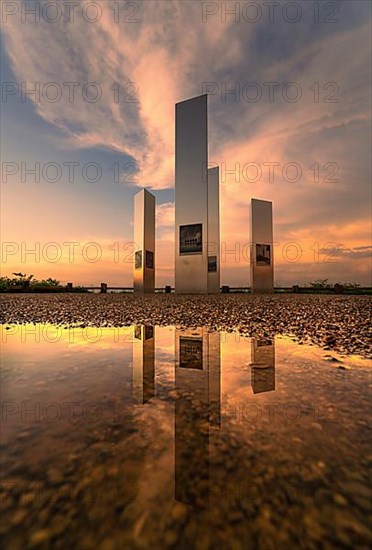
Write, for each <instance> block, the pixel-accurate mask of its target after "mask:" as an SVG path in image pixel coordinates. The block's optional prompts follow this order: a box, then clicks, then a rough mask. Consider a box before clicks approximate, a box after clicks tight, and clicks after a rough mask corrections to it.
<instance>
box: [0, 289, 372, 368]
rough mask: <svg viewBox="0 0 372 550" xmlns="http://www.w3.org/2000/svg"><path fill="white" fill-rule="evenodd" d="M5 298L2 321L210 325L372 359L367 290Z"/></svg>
mask: <svg viewBox="0 0 372 550" xmlns="http://www.w3.org/2000/svg"><path fill="white" fill-rule="evenodd" d="M0 303H1V313H0V322H1V323H3V324H12V323H15V324H24V323H53V324H56V325H63V326H83V327H84V326H125V325H130V324H150V325H176V326H180V327H190V326H191V327H192V326H208V327H210V328H211V329H222V330H231V331H232V330H238V331H239V332H241V333H242V334H245V335H250V336H253V335H255V336H273V335H274V334H285V335H289V336H291V337H293V339H294V340H296V341H299V342H307V343H314V344H317V345H319V346H321V347H323V348H324V349H333V350H335V351H339V352H341V353H345V354H357V355H361V356H363V357H368V358H370V357H372V351H371V346H370V342H371V332H372V330H371V298H370V297H368V296H327V295H323V296H322V295H321V296H319V295H306V296H299V295H271V296H267V295H266V296H265V295H264V296H253V295H242V294H240V295H223V296H221V295H219V296H211V295H210V296H200V295H198V296H195V295H193V296H175V295H147V296H139V295H130V294H129V295H128V294H103V295H102V294H80V295H76V294H75V295H66V294H65V295H60V294H52V295H44V294H29V295H2V296H0Z"/></svg>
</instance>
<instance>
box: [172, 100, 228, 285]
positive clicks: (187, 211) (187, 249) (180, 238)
mask: <svg viewBox="0 0 372 550" xmlns="http://www.w3.org/2000/svg"><path fill="white" fill-rule="evenodd" d="M175 175H176V180H175V181H176V185H175V188H176V194H175V201H176V205H175V206H176V220H175V221H176V239H175V240H176V251H175V291H176V293H205V294H206V293H208V292H216V285H217V281H218V285H219V269H220V267H219V258H218V256H219V254H218V252H216V253H214V252H213V250H212V252H211V253H210V254H209V252H210V251H209V250H208V248H210V249H212V243H213V242H216V241H218V244H219V216H218V209H219V204H218V203H219V199H218V171H214V172H213V171H211V172H209V171H208V121H207V95H202V96H198V97H195V98H192V99H189V100H186V101H182V102H180V103H177V104H176V166H175ZM209 195H210V198H208V197H209ZM211 236H212V238H211ZM217 236H218V238H217ZM209 242H210V243H211V246H210V247H208V243H209ZM209 255H210V259H208V256H209ZM208 265H209V266H210V271H209V270H208ZM212 273H213V275H212ZM209 274H211V276H209Z"/></svg>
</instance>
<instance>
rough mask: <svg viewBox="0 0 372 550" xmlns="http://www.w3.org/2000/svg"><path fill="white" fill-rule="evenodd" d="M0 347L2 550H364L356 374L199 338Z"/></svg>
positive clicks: (367, 457)
mask: <svg viewBox="0 0 372 550" xmlns="http://www.w3.org/2000/svg"><path fill="white" fill-rule="evenodd" d="M1 337H2V343H3V345H2V350H3V351H2V354H3V359H2V383H1V393H2V419H1V420H2V438H1V446H2V467H1V474H2V486H1V497H2V498H1V507H2V513H3V521H2V525H1V534H2V536H3V538H4V541H5V543H6V544H8V545H9V547H12V549H13V548H17V547H20V548H25V547H27V546H28V545H30V546H31V547H32V546H33V547H43V546H45V547H49V546H50V545H52V546H53V547H55V548H65V547H66V545H67V544H73V545H74V546H77V547H79V548H80V547H81V548H93V547H94V548H103V549H106V550H107V549H110V548H123V546H124V545H129V546H130V547H134V548H137V547H138V548H144V547H147V546H150V545H151V546H152V547H156V548H157V547H159V548H160V547H161V548H168V547H169V548H171V547H175V546H177V548H179V547H180V548H183V547H185V548H194V547H195V548H209V547H216V546H218V547H219V548H225V547H226V548H247V544H248V545H249V547H250V546H252V545H253V544H254V545H255V546H257V547H262V548H265V549H266V548H278V547H279V548H280V547H283V548H288V547H289V546H291V545H292V544H296V545H297V546H300V547H306V548H309V547H313V546H314V547H316V546H317V544H320V542H321V541H322V544H324V543H325V544H326V545H327V544H328V545H329V546H340V545H341V546H342V545H344V546H349V545H350V547H351V546H354V547H355V545H356V546H358V545H359V546H360V547H363V546H365V545H368V543H369V542H370V540H371V538H370V532H369V530H368V528H367V525H368V524H367V516H368V513H370V511H371V506H370V503H371V492H370V490H369V488H368V466H370V464H371V459H372V455H371V447H370V429H369V428H370V424H369V418H370V389H371V384H370V382H371V378H370V372H371V370H370V363H369V362H368V361H367V360H365V359H361V358H358V357H340V356H338V355H336V354H334V353H332V354H330V353H329V352H327V353H326V352H325V351H324V350H320V349H317V348H315V347H310V346H305V345H302V346H300V345H297V344H294V343H293V342H291V341H289V340H288V339H286V338H283V337H278V338H276V339H275V340H270V339H261V340H257V339H254V338H245V337H242V336H241V335H239V334H236V333H226V332H208V330H207V329H205V328H199V329H189V330H180V329H177V328H175V327H150V326H134V327H125V328H120V329H118V328H101V329H96V328H74V329H64V328H61V327H55V326H52V325H24V326H11V327H10V328H9V330H6V328H5V327H2V333H1Z"/></svg>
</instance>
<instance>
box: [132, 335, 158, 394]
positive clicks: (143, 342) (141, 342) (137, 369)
mask: <svg viewBox="0 0 372 550" xmlns="http://www.w3.org/2000/svg"><path fill="white" fill-rule="evenodd" d="M154 340H155V339H154V328H153V327H151V326H146V325H137V326H135V328H134V342H133V396H134V397H135V398H136V399H137V401H138V402H139V403H147V402H148V401H149V400H150V399H151V398H152V397H154V395H155V344H154Z"/></svg>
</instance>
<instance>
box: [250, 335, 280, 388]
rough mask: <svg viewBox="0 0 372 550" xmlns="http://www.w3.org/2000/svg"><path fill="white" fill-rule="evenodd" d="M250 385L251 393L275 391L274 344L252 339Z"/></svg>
mask: <svg viewBox="0 0 372 550" xmlns="http://www.w3.org/2000/svg"><path fill="white" fill-rule="evenodd" d="M251 373H252V374H251V384H252V389H253V393H261V392H266V391H274V390H275V343H274V340H271V339H265V338H262V339H259V338H252V367H251Z"/></svg>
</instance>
